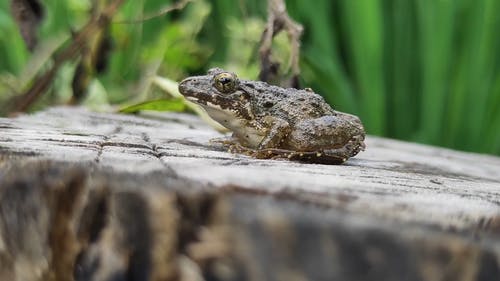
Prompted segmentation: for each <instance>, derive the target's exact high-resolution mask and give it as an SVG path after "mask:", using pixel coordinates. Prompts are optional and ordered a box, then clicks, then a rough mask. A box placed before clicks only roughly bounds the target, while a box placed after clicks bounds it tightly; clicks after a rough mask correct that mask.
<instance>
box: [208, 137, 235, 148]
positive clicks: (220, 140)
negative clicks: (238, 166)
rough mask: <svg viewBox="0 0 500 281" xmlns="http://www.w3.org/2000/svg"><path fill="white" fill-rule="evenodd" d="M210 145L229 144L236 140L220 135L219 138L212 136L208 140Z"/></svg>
mask: <svg viewBox="0 0 500 281" xmlns="http://www.w3.org/2000/svg"><path fill="white" fill-rule="evenodd" d="M208 142H209V143H210V144H212V145H222V146H231V145H233V144H235V143H237V142H236V140H235V139H233V138H232V137H221V138H213V139H210V140H209V141H208Z"/></svg>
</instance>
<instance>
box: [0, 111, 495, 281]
mask: <svg viewBox="0 0 500 281" xmlns="http://www.w3.org/2000/svg"><path fill="white" fill-rule="evenodd" d="M216 137H221V135H219V134H218V133H217V132H215V131H214V130H212V129H211V128H209V127H208V126H206V125H204V124H203V123H202V122H201V121H200V120H199V119H198V118H197V117H195V116H192V115H187V114H177V113H164V114H154V115H153V114H149V115H148V116H147V118H145V116H142V117H141V116H127V115H118V114H110V113H95V112H90V111H87V110H85V109H82V108H64V107H61V108H53V109H50V110H47V111H43V112H39V113H36V114H33V115H23V116H19V117H17V118H14V119H0V238H1V239H0V280H23V281H24V280H28V281H30V280H110V281H111V280H194V281H196V280H207V281H208V280H429V281H430V280H463V281H465V280H500V267H499V262H500V173H499V171H500V158H498V157H494V156H487V155H480V154H473V153H464V152H458V151H453V150H449V149H443V148H437V147H431V146H426V145H419V144H412V143H406V142H401V141H395V140H389V139H384V138H377V137H373V136H368V138H367V141H366V143H367V149H366V151H365V152H361V153H360V154H359V155H358V156H356V157H354V158H351V159H349V160H348V161H347V162H346V163H345V164H343V165H319V164H305V163H298V162H291V161H286V160H258V159H252V158H249V157H246V156H243V155H236V154H231V153H228V152H226V151H223V150H221V148H220V147H218V146H216V145H213V144H211V143H210V142H209V140H210V139H211V138H216Z"/></svg>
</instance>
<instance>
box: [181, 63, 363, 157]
mask: <svg viewBox="0 0 500 281" xmlns="http://www.w3.org/2000/svg"><path fill="white" fill-rule="evenodd" d="M178 89H179V92H180V93H181V94H182V95H183V96H184V97H185V98H186V99H187V100H188V101H190V102H193V103H195V104H198V105H199V106H201V107H202V108H204V109H205V111H206V112H207V113H208V115H209V116H210V117H211V118H212V119H214V120H215V121H217V122H218V123H220V124H221V125H222V126H224V127H226V128H227V129H229V130H230V131H231V132H232V137H231V138H229V139H224V140H218V141H219V142H220V143H223V144H224V145H225V146H226V147H227V148H228V150H229V151H230V152H233V153H240V154H245V155H249V156H253V157H255V158H258V159H290V160H298V161H302V162H312V163H327V164H341V163H344V162H345V161H346V160H347V159H349V158H350V157H353V156H355V155H357V154H358V153H359V152H360V151H362V150H364V149H365V143H364V140H365V130H364V127H363V124H362V123H361V120H360V118H359V117H358V116H356V115H353V114H349V113H344V112H341V111H337V110H334V109H333V108H332V107H331V106H330V105H329V104H328V103H327V102H326V101H325V99H324V98H323V97H322V96H321V95H319V94H317V93H315V92H314V91H313V90H312V89H310V88H306V89H295V88H282V87H279V86H276V85H270V84H268V83H266V82H263V81H253V80H244V79H240V78H238V76H237V75H236V74H235V73H233V72H230V71H226V70H223V69H221V68H212V69H210V70H208V72H207V74H206V75H199V76H191V77H187V78H185V79H184V80H182V81H181V82H180V83H179V86H178ZM216 142H217V141H216Z"/></svg>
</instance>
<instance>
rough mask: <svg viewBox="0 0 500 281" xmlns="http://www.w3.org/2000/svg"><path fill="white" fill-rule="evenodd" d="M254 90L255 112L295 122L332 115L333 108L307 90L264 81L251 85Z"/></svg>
mask: <svg viewBox="0 0 500 281" xmlns="http://www.w3.org/2000/svg"><path fill="white" fill-rule="evenodd" d="M252 87H253V88H254V89H255V90H256V92H257V93H256V97H255V104H254V108H255V112H256V113H257V114H258V115H272V116H276V117H280V118H282V119H285V120H287V121H288V122H290V123H292V124H293V123H296V122H298V121H301V120H307V119H314V118H318V117H321V116H326V115H334V114H335V113H334V110H333V109H332V108H331V107H330V106H329V105H328V104H327V103H326V101H325V100H324V99H323V97H321V96H320V95H318V94H316V93H314V92H312V91H309V90H297V89H293V88H287V89H285V88H281V87H277V86H272V85H269V84H267V83H264V82H257V83H254V84H253V85H252Z"/></svg>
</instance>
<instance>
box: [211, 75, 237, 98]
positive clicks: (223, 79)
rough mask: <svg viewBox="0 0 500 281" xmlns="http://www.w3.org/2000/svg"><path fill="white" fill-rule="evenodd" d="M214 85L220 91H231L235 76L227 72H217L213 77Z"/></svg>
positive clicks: (234, 86) (234, 85) (234, 84)
mask: <svg viewBox="0 0 500 281" xmlns="http://www.w3.org/2000/svg"><path fill="white" fill-rule="evenodd" d="M214 86H215V88H216V89H217V90H218V91H219V92H221V93H224V94H227V93H231V92H233V91H234V89H235V88H236V76H235V75H234V74H232V73H229V72H222V73H219V74H217V75H215V77H214Z"/></svg>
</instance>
